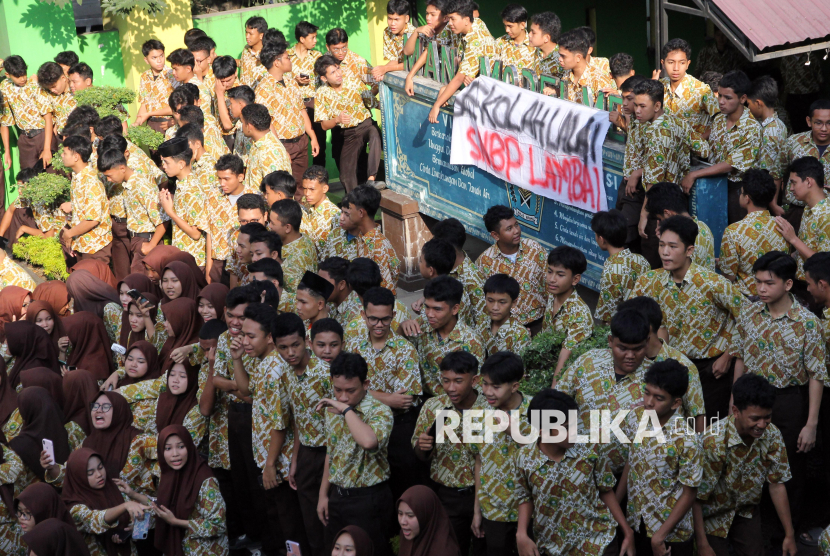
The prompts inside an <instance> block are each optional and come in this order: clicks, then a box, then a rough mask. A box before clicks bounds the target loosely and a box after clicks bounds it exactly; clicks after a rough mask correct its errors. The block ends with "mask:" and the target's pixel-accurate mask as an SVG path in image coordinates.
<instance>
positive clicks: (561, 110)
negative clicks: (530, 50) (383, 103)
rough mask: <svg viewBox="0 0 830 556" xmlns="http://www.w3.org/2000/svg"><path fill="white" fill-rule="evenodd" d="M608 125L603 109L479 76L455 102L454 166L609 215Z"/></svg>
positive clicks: (452, 157) (452, 153)
mask: <svg viewBox="0 0 830 556" xmlns="http://www.w3.org/2000/svg"><path fill="white" fill-rule="evenodd" d="M609 125H610V122H609V121H608V114H607V113H605V112H603V111H601V110H597V109H595V108H589V107H587V106H583V105H581V104H576V103H573V102H568V101H566V100H561V99H558V98H553V97H549V96H545V95H540V94H538V93H533V92H531V91H528V90H526V89H522V88H521V87H516V86H514V85H508V84H506V83H502V82H501V81H497V80H495V79H492V78H490V77H483V76H482V77H478V78H476V79H475V80H474V81H473V82H472V84H470V86H469V87H467V88H466V89H464V90H463V91H462V92H461V93H460V94H459V95H458V96H457V97H456V99H455V107H454V109H453V127H452V150H451V154H450V162H451V163H452V164H471V165H474V166H478V167H479V168H481V169H482V170H485V171H487V172H489V173H491V174H493V175H494V176H498V177H499V178H502V179H504V180H505V181H507V182H508V183H512V184H514V185H517V186H519V187H522V188H524V189H527V190H529V191H532V192H533V193H535V194H537V195H541V196H543V197H548V198H549V199H554V200H556V201H559V202H560V203H564V204H566V205H571V206H574V207H577V208H580V209H583V210H587V211H589V212H598V211H601V210H608V200H607V199H606V196H605V189H604V187H603V184H604V183H605V182H604V178H603V171H602V143H603V141H604V140H605V135H606V133H607V131H608V126H609Z"/></svg>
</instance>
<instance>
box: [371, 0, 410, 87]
mask: <svg viewBox="0 0 830 556" xmlns="http://www.w3.org/2000/svg"><path fill="white" fill-rule="evenodd" d="M409 10H410V5H409V2H408V1H407V0H389V2H387V4H386V29H384V30H383V58H384V59H385V60H388V62H387V63H386V64H384V65H382V66H377V67H374V68H372V78H373V79H374V80H375V81H380V80H381V79H383V76H384V75H385V74H386V73H388V72H390V71H400V70H402V69H404V68H403V43H404V35H406V36H407V37H409V36H412V35H414V34H415V26H414V25H412V23H410V22H409Z"/></svg>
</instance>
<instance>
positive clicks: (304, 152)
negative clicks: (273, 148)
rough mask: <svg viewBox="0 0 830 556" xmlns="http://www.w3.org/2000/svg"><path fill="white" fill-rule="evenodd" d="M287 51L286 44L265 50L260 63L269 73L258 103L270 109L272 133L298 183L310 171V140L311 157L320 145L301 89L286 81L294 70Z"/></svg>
mask: <svg viewBox="0 0 830 556" xmlns="http://www.w3.org/2000/svg"><path fill="white" fill-rule="evenodd" d="M286 49H287V45H285V44H283V43H276V44H269V45H268V46H266V47H265V48H263V49H262V52H261V53H260V60H261V61H262V66H263V67H264V68H265V69H266V70H267V71H268V73H267V75H265V76H264V77H263V78H262V80H260V82H259V84H258V85H257V88H256V102H257V104H262V105H263V106H265V107H266V108H268V113H269V114H270V115H271V130H272V131H273V133H274V135H276V136H277V138H278V139H279V140H280V142H281V143H282V145H283V147H285V150H286V152H287V153H288V156H289V158H290V159H291V173H292V174H293V176H294V179H295V180H296V181H297V183H298V184H299V183H300V181H301V180H302V177H303V172H305V171H306V169H307V168H308V145H309V139H310V141H311V155H312V156H316V155H317V153H318V152H319V145H318V144H317V136H316V135H315V133H314V130H313V129H312V128H311V120H310V119H309V118H308V113H306V109H305V104H304V103H303V99H302V97H301V96H300V90H299V88H298V87H297V86H296V85H295V84H293V83H291V82H290V80H289V82H288V83H286V82H285V79H284V76H285V74H291V69H292V68H291V57H290V56H289V55H288V51H287V50H286Z"/></svg>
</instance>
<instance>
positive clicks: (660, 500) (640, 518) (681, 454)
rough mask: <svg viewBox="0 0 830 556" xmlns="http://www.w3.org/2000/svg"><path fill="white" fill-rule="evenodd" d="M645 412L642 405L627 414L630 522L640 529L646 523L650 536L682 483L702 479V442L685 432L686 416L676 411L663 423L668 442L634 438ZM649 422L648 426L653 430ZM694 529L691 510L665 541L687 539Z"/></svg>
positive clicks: (673, 502)
mask: <svg viewBox="0 0 830 556" xmlns="http://www.w3.org/2000/svg"><path fill="white" fill-rule="evenodd" d="M643 413H644V408H642V407H639V408H637V409H635V410H634V411H632V412H631V413H629V414H628V423H627V425H628V427H627V429H626V431H625V432H626V433H627V436H628V438H629V439H630V440H631V444H629V447H628V464H629V466H630V470H629V472H628V511H627V512H626V514H627V516H628V524H629V525H630V526H631V527H632V528H634V529H635V530H639V528H640V523H641V522H642V523H643V524H644V525H645V526H646V535H647V536H648V537H649V538H651V537H653V536H654V535H655V534H656V533H657V531H659V530H660V528H661V527H662V526H663V523H664V522H665V521H666V519H667V518H668V516H669V514H671V512H672V510H673V509H674V507H675V506H676V505H677V501H678V500H679V498H680V496H681V495H682V494H683V487H684V486H687V487H690V488H695V489H696V488H698V487H699V486H700V482H701V480H702V479H703V467H702V453H701V451H702V446H701V441H700V437H699V436H698V435H694V434H687V433H686V423H685V422H684V421H683V417H681V416H680V415H678V414H676V413H675V414H674V415H673V416H672V417H671V418H670V419H669V420H668V421H667V422H666V424H665V425H663V426H662V430H663V435H664V437H665V442H661V441H659V440H658V439H657V438H654V437H644V438H643V439H642V441H641V442H634V437H635V434H636V431H637V425H638V424H639V422H640V419H641V418H642V416H643ZM651 429H652V427H651V426H649V427H648V428H647V430H651ZM692 533H694V529H693V524H692V510H691V509H689V511H688V512H686V514H685V515H684V516H683V517H682V518H681V519H680V521H679V522H678V523H677V525H675V526H674V528H672V529H671V531H669V532H668V534H667V535H666V542H685V541H687V540H689V539H691V538H692Z"/></svg>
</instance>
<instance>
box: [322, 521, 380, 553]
mask: <svg viewBox="0 0 830 556" xmlns="http://www.w3.org/2000/svg"><path fill="white" fill-rule="evenodd" d="M374 554H375V545H374V544H372V538H371V537H370V536H369V533H367V532H366V531H364V530H363V529H361V528H360V527H358V526H357V525H348V526H346V527H343V528H342V529H341V530H340V532H339V533H337V535H336V536H335V537H334V548H333V549H332V551H331V556H374Z"/></svg>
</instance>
